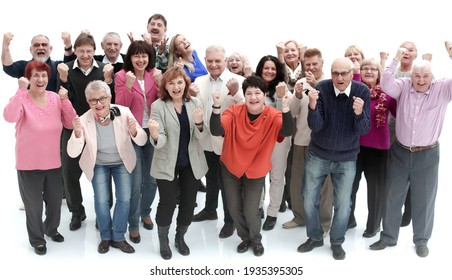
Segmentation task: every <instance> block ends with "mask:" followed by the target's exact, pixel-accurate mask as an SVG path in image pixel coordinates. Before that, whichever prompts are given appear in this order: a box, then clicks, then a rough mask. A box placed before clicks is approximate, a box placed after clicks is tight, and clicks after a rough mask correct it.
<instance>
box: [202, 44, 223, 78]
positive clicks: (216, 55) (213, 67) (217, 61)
mask: <svg viewBox="0 0 452 280" xmlns="http://www.w3.org/2000/svg"><path fill="white" fill-rule="evenodd" d="M205 62H206V68H207V71H209V74H210V76H212V78H213V79H217V78H218V77H220V75H221V74H222V73H223V71H224V69H226V56H225V54H224V52H223V51H222V50H220V49H211V50H209V51H207V52H206V58H205Z"/></svg>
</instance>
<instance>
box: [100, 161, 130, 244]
mask: <svg viewBox="0 0 452 280" xmlns="http://www.w3.org/2000/svg"><path fill="white" fill-rule="evenodd" d="M111 177H113V181H114V186H115V197H116V201H115V206H114V207H115V208H114V211H113V218H112V217H111V215H110V205H109V199H110V178H111ZM92 184H93V190H94V209H95V210H96V217H97V223H98V225H99V232H100V237H101V239H102V240H114V241H124V240H125V238H124V234H125V233H126V230H127V219H128V217H129V207H130V193H131V189H132V186H131V185H132V175H131V174H130V173H129V172H127V169H126V168H125V166H124V164H122V163H121V164H113V165H98V164H96V165H95V166H94V177H93V180H92Z"/></svg>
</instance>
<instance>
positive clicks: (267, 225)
mask: <svg viewBox="0 0 452 280" xmlns="http://www.w3.org/2000/svg"><path fill="white" fill-rule="evenodd" d="M275 225H276V217H272V216H267V219H265V222H264V225H263V226H262V230H272V229H273V228H274V227H275Z"/></svg>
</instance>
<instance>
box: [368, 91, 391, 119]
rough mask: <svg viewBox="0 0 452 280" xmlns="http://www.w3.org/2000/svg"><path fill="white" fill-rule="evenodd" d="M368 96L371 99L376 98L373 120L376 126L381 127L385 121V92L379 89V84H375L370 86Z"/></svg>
mask: <svg viewBox="0 0 452 280" xmlns="http://www.w3.org/2000/svg"><path fill="white" fill-rule="evenodd" d="M369 89H370V98H371V99H373V100H375V99H376V100H377V104H376V105H375V122H376V123H377V127H381V126H383V125H384V124H385V123H386V118H387V114H386V110H387V105H386V93H384V92H383V91H381V87H380V85H375V87H374V88H370V86H369Z"/></svg>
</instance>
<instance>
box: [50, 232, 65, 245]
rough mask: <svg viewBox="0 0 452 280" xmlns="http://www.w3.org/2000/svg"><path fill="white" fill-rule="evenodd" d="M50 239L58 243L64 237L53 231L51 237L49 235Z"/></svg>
mask: <svg viewBox="0 0 452 280" xmlns="http://www.w3.org/2000/svg"><path fill="white" fill-rule="evenodd" d="M50 239H52V241H54V242H59V243H61V242H63V241H64V237H63V236H62V235H61V234H60V233H59V232H57V233H55V234H54V235H53V236H52V237H50Z"/></svg>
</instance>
